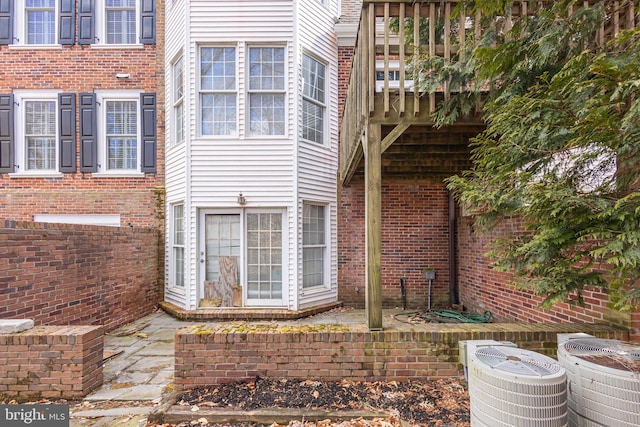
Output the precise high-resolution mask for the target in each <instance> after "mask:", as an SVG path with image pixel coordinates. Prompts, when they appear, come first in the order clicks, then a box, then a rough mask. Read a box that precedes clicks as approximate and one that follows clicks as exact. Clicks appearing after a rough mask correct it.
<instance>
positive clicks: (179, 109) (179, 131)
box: [172, 56, 184, 144]
mask: <svg viewBox="0 0 640 427" xmlns="http://www.w3.org/2000/svg"><path fill="white" fill-rule="evenodd" d="M172 71H173V72H172V75H173V91H172V92H173V93H172V96H173V128H174V131H173V143H174V144H179V143H181V142H183V141H184V57H183V56H180V58H178V59H177V60H176V61H175V62H174V63H173V67H172Z"/></svg>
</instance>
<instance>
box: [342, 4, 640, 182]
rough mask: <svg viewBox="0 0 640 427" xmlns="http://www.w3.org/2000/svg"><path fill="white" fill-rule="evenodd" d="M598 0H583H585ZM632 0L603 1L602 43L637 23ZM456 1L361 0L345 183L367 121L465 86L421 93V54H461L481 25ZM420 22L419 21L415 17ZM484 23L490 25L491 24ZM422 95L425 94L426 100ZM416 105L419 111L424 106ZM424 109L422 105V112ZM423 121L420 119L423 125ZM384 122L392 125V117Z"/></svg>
mask: <svg viewBox="0 0 640 427" xmlns="http://www.w3.org/2000/svg"><path fill="white" fill-rule="evenodd" d="M541 3H543V2H541V1H515V2H514V5H513V8H512V10H511V13H510V14H509V16H505V17H502V18H503V21H502V23H501V25H502V26H503V28H504V29H509V28H510V26H511V25H512V23H513V21H514V20H515V19H518V18H519V17H520V16H526V15H528V14H532V13H534V12H535V10H536V8H537V7H538V6H539V5H540V4H541ZM594 3H596V1H594V0H587V1H584V2H583V4H584V5H590V4H594ZM634 3H635V1H634V0H621V1H606V2H605V4H606V5H607V8H606V10H607V19H606V20H605V23H604V24H603V25H602V27H601V28H600V29H598V30H597V32H596V40H595V41H596V43H598V44H599V45H603V44H604V43H605V41H606V40H607V39H609V38H611V37H612V36H615V35H617V34H618V33H619V32H620V31H621V30H622V29H625V28H634V27H635V26H636V25H637V23H638V16H637V15H636V14H637V12H638V11H637V10H636V9H635V8H634ZM456 7H462V5H461V2H460V1H458V0H449V1H442V0H422V1H393V0H364V1H363V2H362V12H361V15H360V24H359V28H358V34H357V40H356V46H355V51H354V55H353V63H352V68H351V75H350V79H349V87H348V90H347V96H346V100H345V107H344V112H343V119H342V126H341V137H340V138H341V139H340V143H341V153H340V155H341V165H340V174H341V179H342V182H346V181H348V180H349V179H350V177H351V175H352V174H353V172H354V170H355V163H356V162H358V161H359V160H360V158H361V156H362V144H361V141H362V140H363V138H365V137H366V135H365V133H366V128H367V125H368V124H369V120H370V119H371V118H372V117H373V116H374V115H375V116H376V117H388V116H393V118H394V119H393V120H395V122H396V123H400V122H405V123H408V122H410V121H412V120H413V121H415V118H417V117H420V118H426V117H428V116H429V114H428V113H429V112H430V111H433V110H434V109H435V107H436V100H437V99H438V98H443V99H447V98H448V97H450V96H451V94H452V93H453V92H456V91H459V90H464V89H463V88H450V87H447V85H446V84H445V85H443V86H442V87H441V88H440V89H439V90H438V91H437V92H438V93H430V94H426V95H424V97H422V96H421V93H420V90H419V88H420V83H421V81H420V73H419V72H413V71H412V70H418V69H419V68H420V66H419V63H420V61H422V60H424V58H425V56H428V57H433V56H440V57H441V58H443V60H444V62H445V63H449V62H450V61H455V60H458V58H460V57H461V56H462V55H464V52H465V49H462V48H463V47H465V46H466V45H467V44H468V43H476V42H477V41H479V40H480V37H481V36H482V34H483V33H484V31H485V30H486V29H487V28H489V27H486V28H483V27H482V24H480V23H481V22H483V19H482V18H483V17H482V16H481V15H480V14H479V13H473V16H470V15H471V14H470V13H466V11H464V10H463V11H462V12H460V11H457V12H458V13H454V10H455V8H456ZM416 22H419V23H420V24H419V25H414V23H416ZM489 25H494V24H493V23H490V24H489ZM424 98H426V99H424ZM421 109H422V110H423V111H421ZM424 110H427V111H424ZM427 123H428V120H425V121H424V124H427ZM389 124H392V123H390V122H389Z"/></svg>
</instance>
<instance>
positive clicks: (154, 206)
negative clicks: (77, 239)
mask: <svg viewBox="0 0 640 427" xmlns="http://www.w3.org/2000/svg"><path fill="white" fill-rule="evenodd" d="M156 3H157V14H156V18H157V19H156V20H157V27H156V29H157V32H156V36H157V37H156V38H157V40H158V41H159V43H158V45H145V46H140V47H138V46H136V47H135V48H117V49H114V48H94V47H91V46H86V45H85V46H81V45H78V44H75V45H71V46H57V47H56V48H54V49H45V50H42V49H28V48H26V47H19V48H16V47H15V46H6V45H3V46H0V69H1V70H2V73H0V94H8V93H12V92H14V91H16V90H36V89H37V90H55V91H62V92H69V93H80V92H94V91H106V90H110V91H122V90H135V91H140V92H155V93H156V95H157V100H156V106H157V112H158V115H157V120H158V126H157V145H158V149H157V172H156V173H155V174H151V173H147V174H145V176H144V177H141V178H117V177H113V178H111V177H109V178H104V177H101V178H97V177H94V176H92V174H91V173H81V172H79V168H78V172H76V173H65V174H63V176H62V177H59V178H58V177H56V178H18V177H9V175H8V174H0V218H3V219H12V220H17V221H29V220H32V215H33V214H119V215H120V218H121V225H123V226H126V225H127V224H132V225H133V226H137V227H161V226H162V221H161V220H159V218H160V217H161V216H162V214H163V210H162V206H160V205H159V204H158V195H159V194H162V191H158V190H159V189H161V188H162V186H163V185H164V72H163V70H164V56H163V49H162V48H163V41H162V40H163V37H164V1H158V2H156ZM76 10H77V8H76ZM117 73H128V74H130V76H131V77H130V78H129V79H123V80H119V79H117V78H116V77H115V75H116V74H117ZM78 110H79V108H77V109H76V111H78ZM76 114H77V113H76ZM76 123H78V119H77V118H76ZM77 133H78V134H79V132H77ZM78 138H79V135H78ZM79 153H80V148H79V141H77V142H76V156H79Z"/></svg>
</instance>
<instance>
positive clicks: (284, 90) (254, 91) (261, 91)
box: [244, 44, 289, 139]
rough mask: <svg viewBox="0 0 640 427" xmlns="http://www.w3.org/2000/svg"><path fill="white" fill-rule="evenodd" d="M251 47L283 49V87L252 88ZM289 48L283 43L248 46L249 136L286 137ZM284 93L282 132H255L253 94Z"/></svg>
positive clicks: (246, 110) (247, 102)
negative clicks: (252, 112)
mask: <svg viewBox="0 0 640 427" xmlns="http://www.w3.org/2000/svg"><path fill="white" fill-rule="evenodd" d="M251 49H282V51H283V63H284V70H283V75H282V78H283V87H282V89H271V90H266V89H252V88H251V84H250V78H251V76H250V68H251ZM288 55H289V54H288V50H287V47H286V46H285V45H283V44H248V45H247V46H246V52H245V61H246V64H245V76H244V80H245V81H244V85H245V91H246V94H245V96H246V100H245V106H244V108H245V111H244V118H245V129H246V131H245V132H246V137H247V138H263V139H264V138H273V139H275V138H286V136H287V134H288V116H289V114H288V111H289V108H288V97H287V87H288V83H287V82H288V79H287V76H288ZM254 94H255V95H282V97H283V104H284V105H283V110H284V111H283V115H284V117H283V120H284V123H283V129H282V133H281V134H272V133H270V134H258V133H253V132H252V131H251V124H252V122H251V95H254Z"/></svg>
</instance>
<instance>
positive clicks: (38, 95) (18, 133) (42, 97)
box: [9, 91, 63, 177]
mask: <svg viewBox="0 0 640 427" xmlns="http://www.w3.org/2000/svg"><path fill="white" fill-rule="evenodd" d="M58 93H60V92H58V91H25V92H21V91H16V92H14V96H15V106H16V111H15V114H16V117H15V135H14V137H15V139H14V140H15V166H16V171H15V172H13V173H11V174H9V176H12V177H31V176H35V177H61V176H63V174H62V173H61V172H60V164H59V163H60V159H59V153H60V136H59V135H58V132H59V130H58V120H59V117H58V116H59V112H58ZM30 101H31V102H33V101H53V102H55V124H54V125H55V129H56V132H55V139H56V142H55V151H56V152H55V168H54V169H44V170H38V169H34V170H28V169H27V152H26V150H27V145H26V103H27V102H30Z"/></svg>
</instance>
